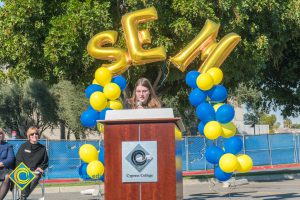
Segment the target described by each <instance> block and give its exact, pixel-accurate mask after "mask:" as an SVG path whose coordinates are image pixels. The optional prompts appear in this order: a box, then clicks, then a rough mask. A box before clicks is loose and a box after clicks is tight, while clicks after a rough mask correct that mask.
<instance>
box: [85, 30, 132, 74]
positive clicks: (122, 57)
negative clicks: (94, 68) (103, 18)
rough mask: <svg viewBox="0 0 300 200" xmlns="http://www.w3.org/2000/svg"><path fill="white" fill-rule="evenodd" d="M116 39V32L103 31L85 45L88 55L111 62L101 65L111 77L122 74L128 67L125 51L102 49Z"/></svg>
mask: <svg viewBox="0 0 300 200" xmlns="http://www.w3.org/2000/svg"><path fill="white" fill-rule="evenodd" d="M117 38H118V32H117V31H103V32H101V33H98V34H97V35H95V36H94V37H92V38H91V39H90V41H89V43H88V45H87V51H88V53H89V54H90V55H91V56H92V57H94V58H96V59H100V60H113V61H114V62H113V63H111V64H103V65H102V67H105V68H107V69H109V70H110V71H111V73H112V74H113V75H118V74H122V73H123V72H124V71H125V70H126V69H127V68H128V67H129V65H130V63H131V62H130V58H129V56H128V53H127V51H125V50H123V49H120V48H113V47H103V46H104V45H106V44H112V45H113V44H115V43H116V41H117Z"/></svg>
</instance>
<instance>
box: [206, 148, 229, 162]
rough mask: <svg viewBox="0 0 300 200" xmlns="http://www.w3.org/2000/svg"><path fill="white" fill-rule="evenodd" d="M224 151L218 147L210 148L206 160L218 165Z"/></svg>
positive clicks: (207, 150)
mask: <svg viewBox="0 0 300 200" xmlns="http://www.w3.org/2000/svg"><path fill="white" fill-rule="evenodd" d="M223 154H224V151H223V150H222V149H221V148H220V147H217V146H210V147H208V148H207V149H206V151H205V158H206V160H207V161H208V162H209V163H211V164H218V163H219V160H220V158H221V156H222V155H223Z"/></svg>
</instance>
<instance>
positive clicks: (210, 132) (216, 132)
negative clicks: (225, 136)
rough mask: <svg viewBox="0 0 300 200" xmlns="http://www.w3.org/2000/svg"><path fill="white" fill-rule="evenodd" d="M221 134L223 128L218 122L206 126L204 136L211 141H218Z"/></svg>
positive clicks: (211, 122)
mask: <svg viewBox="0 0 300 200" xmlns="http://www.w3.org/2000/svg"><path fill="white" fill-rule="evenodd" d="M221 134H222V127H221V124H220V123H219V122H217V121H210V122H208V123H207V124H206V125H205V126H204V135H205V137H207V138H208V139H210V140H215V139H217V138H218V137H219V136H220V135H221Z"/></svg>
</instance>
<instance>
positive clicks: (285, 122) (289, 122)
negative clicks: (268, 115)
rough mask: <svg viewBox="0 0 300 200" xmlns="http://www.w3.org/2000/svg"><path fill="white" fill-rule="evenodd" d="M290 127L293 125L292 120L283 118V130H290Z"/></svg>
mask: <svg viewBox="0 0 300 200" xmlns="http://www.w3.org/2000/svg"><path fill="white" fill-rule="evenodd" d="M292 125H293V123H292V120H290V119H289V118H285V119H284V120H283V127H284V128H292Z"/></svg>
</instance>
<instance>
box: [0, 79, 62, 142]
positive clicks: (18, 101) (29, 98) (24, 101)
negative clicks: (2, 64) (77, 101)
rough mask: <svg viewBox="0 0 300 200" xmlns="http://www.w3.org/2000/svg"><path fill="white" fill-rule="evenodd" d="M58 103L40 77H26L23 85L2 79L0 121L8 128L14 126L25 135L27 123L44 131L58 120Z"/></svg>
mask: <svg viewBox="0 0 300 200" xmlns="http://www.w3.org/2000/svg"><path fill="white" fill-rule="evenodd" d="M56 112H57V105H56V102H55V99H54V98H53V96H52V95H51V93H50V92H49V90H48V87H47V86H46V85H45V84H44V83H43V82H42V81H40V80H33V79H28V80H27V81H26V82H25V83H24V84H23V85H19V84H17V83H5V84H3V85H2V87H1V91H0V123H1V125H2V126H3V127H5V128H6V129H10V130H17V133H18V136H19V137H25V138H26V135H25V131H26V130H27V129H28V128H29V127H30V126H33V125H34V126H37V127H38V128H39V130H40V133H41V134H42V133H43V131H44V130H45V129H47V128H49V127H51V126H52V125H55V124H56V121H57V119H58V118H57V113H56Z"/></svg>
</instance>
